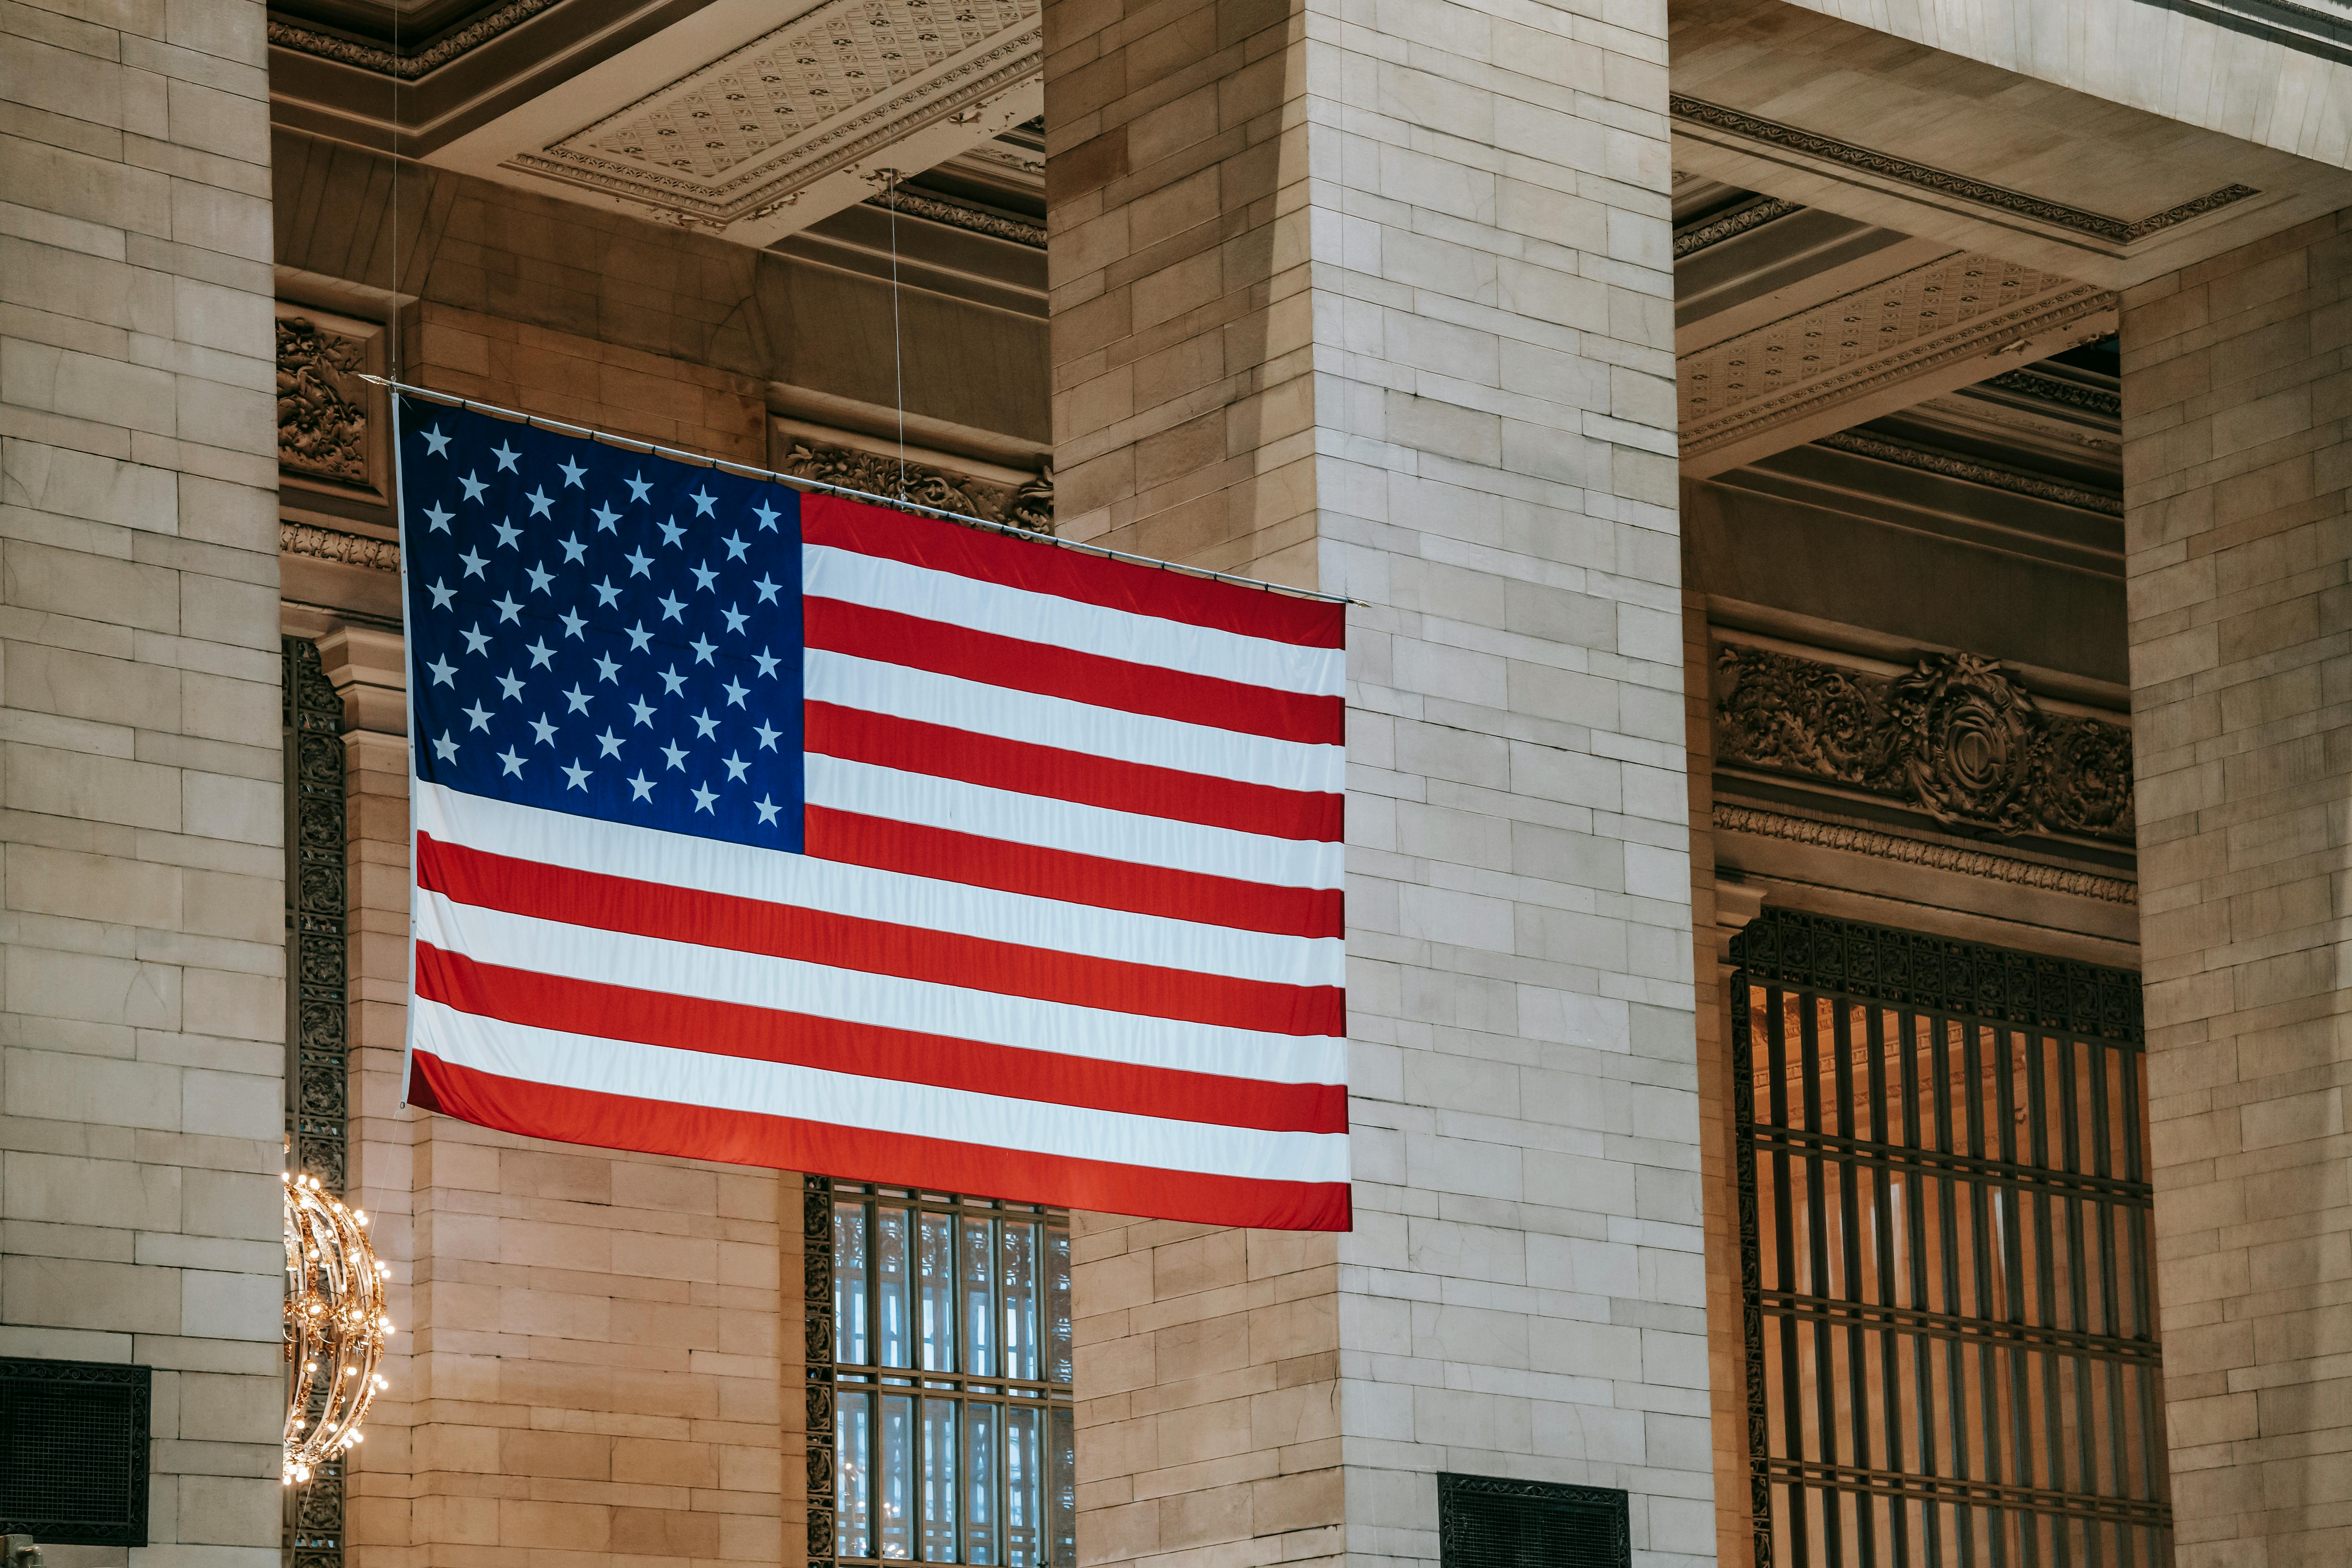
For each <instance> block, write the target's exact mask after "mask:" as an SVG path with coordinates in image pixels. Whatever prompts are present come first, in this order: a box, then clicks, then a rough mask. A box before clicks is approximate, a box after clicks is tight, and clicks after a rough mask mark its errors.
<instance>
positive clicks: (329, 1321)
mask: <svg viewBox="0 0 2352 1568" xmlns="http://www.w3.org/2000/svg"><path fill="white" fill-rule="evenodd" d="M284 1180H285V1181H286V1364H287V1367H288V1369H289V1371H288V1387H287V1399H286V1435H285V1462H284V1468H283V1473H282V1479H283V1480H284V1482H285V1484H286V1485H288V1486H298V1485H300V1484H301V1483H303V1482H305V1481H308V1480H309V1479H310V1477H311V1474H312V1472H313V1471H314V1470H315V1469H316V1468H317V1467H318V1466H319V1465H320V1464H322V1463H324V1462H325V1461H327V1460H328V1459H330V1458H332V1457H333V1456H334V1455H336V1454H337V1453H340V1452H341V1451H343V1450H345V1449H348V1448H350V1447H352V1446H353V1445H355V1444H357V1443H358V1442H359V1440H360V1423H361V1422H362V1421H363V1420H365V1419H366V1417H367V1412H368V1406H369V1405H370V1404H371V1403H373V1400H374V1398H375V1395H376V1391H377V1390H379V1389H381V1388H384V1387H387V1386H389V1384H387V1383H386V1381H385V1380H384V1379H383V1377H381V1376H378V1375H377V1373H376V1365H377V1363H378V1362H380V1361H381V1360H382V1359H383V1341H384V1336H385V1335H386V1334H388V1333H390V1332H391V1331H392V1324H391V1321H390V1318H389V1315H388V1314H387V1313H386V1312H385V1311H384V1300H383V1290H384V1285H385V1282H386V1281H387V1279H389V1278H390V1276H391V1274H392V1266H391V1265H390V1264H387V1263H384V1262H383V1261H382V1260H381V1259H379V1258H377V1257H376V1255H375V1249H374V1248H373V1247H370V1246H369V1245H368V1238H367V1233H366V1232H365V1231H364V1230H363V1229H362V1228H361V1226H362V1224H363V1223H364V1222H363V1221H362V1218H361V1215H360V1212H359V1211H358V1210H357V1209H352V1208H346V1207H345V1206H344V1205H342V1204H341V1203H340V1202H338V1201H337V1200H335V1199H333V1198H331V1197H330V1196H328V1195H327V1194H325V1193H323V1192H322V1191H320V1186H319V1179H318V1178H317V1177H316V1176H307V1175H306V1176H294V1175H288V1176H286V1177H285V1178H284ZM321 1366H333V1367H336V1368H337V1369H338V1370H337V1371H336V1373H335V1375H334V1376H333V1377H332V1378H331V1379H326V1380H324V1381H322V1380H321V1379H320V1375H319V1373H320V1367H321Z"/></svg>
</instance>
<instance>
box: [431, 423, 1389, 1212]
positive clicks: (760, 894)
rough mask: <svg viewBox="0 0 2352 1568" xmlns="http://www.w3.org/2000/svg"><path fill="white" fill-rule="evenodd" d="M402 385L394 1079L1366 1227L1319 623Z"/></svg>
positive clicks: (1024, 1181) (975, 1181) (978, 1178)
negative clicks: (403, 714) (1352, 1209)
mask: <svg viewBox="0 0 2352 1568" xmlns="http://www.w3.org/2000/svg"><path fill="white" fill-rule="evenodd" d="M400 401H401V408H400V420H399V426H398V429H399V434H398V445H399V452H400V483H401V494H402V550H403V553H402V560H403V570H404V575H405V593H406V596H407V611H408V649H409V691H410V693H411V704H410V713H411V723H412V726H413V734H412V744H411V747H410V752H411V756H412V758H413V762H412V767H413V770H414V777H413V778H412V780H411V788H412V791H413V797H412V798H413V812H414V829H415V841H414V845H413V850H414V860H413V864H414V867H415V883H414V905H413V910H414V922H413V924H414V934H415V979H414V983H413V987H412V995H411V998H410V1007H409V1053H410V1055H409V1072H408V1095H409V1098H410V1100H412V1101H414V1102H415V1103H417V1104H420V1105H423V1106H425V1107H426V1108H428V1109H432V1110H439V1111H441V1112H443V1113H444V1114H446V1115H450V1116H455V1117H459V1118H462V1119H464V1120H466V1121H474V1122H478V1123H481V1124H482V1125H484V1126H488V1127H497V1128H503V1129H506V1130H508V1131H514V1132H520V1133H527V1134H530V1135H532V1136H535V1137H541V1138H551V1139H557V1140H562V1141H564V1142H575V1143H590V1144H597V1145H602V1146H604V1147H608V1148H618V1149H637V1150H646V1151H651V1152H660V1153H667V1154H680V1155H690V1156H694V1157H697V1158H701V1159H709V1160H720V1161H730V1162H734V1163H743V1164H752V1165H769V1166H775V1167H779V1168H782V1169H786V1170H799V1171H810V1172H818V1173H829V1174H836V1175H844V1176H851V1177H856V1178H858V1179H862V1180H874V1181H884V1182H889V1183H893V1184H906V1185H909V1186H919V1187H927V1188H931V1189H935V1190H945V1191H953V1192H970V1193H981V1194H990V1195H992V1196H997V1197H1004V1198H1013V1199H1020V1200H1024V1201H1029V1202H1040V1203H1051V1204H1059V1205H1070V1206H1073V1207H1082V1208H1091V1209H1100V1210H1108V1211H1110V1212H1114V1213H1120V1214H1132V1215H1153V1216H1160V1217H1166V1218H1172V1219H1185V1220H1195V1221H1203V1222H1209V1223H1214V1224H1222V1225H1251V1226H1285V1227H1291V1228H1302V1229H1305V1228H1318V1229H1340V1228H1345V1227H1346V1226H1347V1225H1348V1223H1349V1194H1348V1139H1347V1088H1346V1055H1347V1047H1346V1034H1347V1028H1346V1006H1345V999H1344V993H1343V989H1342V987H1343V984H1344V981H1345V973H1344V965H1345V959H1346V954H1345V945H1344V936H1343V928H1342V923H1341V913H1340V880H1339V879H1340V870H1341V847H1340V841H1339V840H1340V802H1341V792H1342V788H1343V784H1342V777H1341V769H1342V764H1343V755H1344V754H1343V751H1342V738H1343V735H1342V731H1343V724H1344V720H1345V712H1344V695H1343V685H1342V679H1343V663H1344V658H1345V655H1344V651H1343V633H1344V624H1345V623H1344V619H1343V607H1342V606H1340V605H1336V604H1332V603H1329V602H1327V601H1323V600H1318V599H1309V598H1305V597H1301V596H1297V595H1284V594H1277V593H1272V592H1267V591H1265V590H1262V589H1256V588H1251V587H1246V586H1244V585H1241V584H1234V583H1230V582H1221V581H1213V580H1207V579H1203V578H1201V577H1198V576H1192V575H1188V574H1182V573H1178V572H1172V571H1165V570H1159V569H1154V568H1152V567H1149V566H1145V565H1141V564H1138V563H1130V562H1122V561H1116V560H1111V559H1108V558H1105V557H1103V556H1100V555H1096V554H1091V553H1087V552H1080V551H1076V550H1071V549H1066V548H1061V547H1057V546H1055V545H1052V544H1048V543H1045V542H1038V541H1034V540H1028V539H1021V538H1013V537H1007V536H1004V535H1000V534H994V533H991V532H988V531H983V530H981V529H977V528H972V527H969V526H965V525H962V524H959V523H954V522H950V521H941V520H937V519H929V518H921V517H915V516H910V515H908V514H906V513H902V512H898V511H892V510H883V509H880V508H876V507H869V506H863V505H858V504H856V503H854V502H850V501H847V500H842V499H839V498H837V497H833V496H826V495H820V494H814V493H812V494H803V493H801V492H799V491H797V490H795V489H793V488H791V487H789V486H786V485H782V484H778V483H775V482H773V481H772V480H769V479H761V478H759V477H755V476H752V475H750V474H744V473H736V472H730V471H728V470H725V469H721V468H711V467H704V466H699V465H696V464H692V463H687V462H679V461H673V460H670V459H667V458H662V457H659V456H656V455H652V454H649V453H647V452H646V451H644V450H642V449H639V448H635V447H627V446H625V445H619V444H614V443H611V442H605V441H599V440H593V439H590V438H586V437H580V436H575V435H572V434H569V433H566V432H563V431H558V430H550V429H546V428H542V427H540V426H532V425H529V424H526V423H523V422H521V421H519V420H509V419H505V418H499V417H494V416H490V415H488V414H485V413H482V412H479V411H477V410H474V409H469V408H458V407H453V406H448V405H438V404H434V403H430V402H426V401H424V400H421V399H416V398H403V399H401V400H400Z"/></svg>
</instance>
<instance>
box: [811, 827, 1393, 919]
mask: <svg viewBox="0 0 2352 1568" xmlns="http://www.w3.org/2000/svg"><path fill="white" fill-rule="evenodd" d="M803 836H804V837H803V844H804V847H805V848H806V850H807V852H808V853H809V854H811V855H813V856H815V857H816V858H818V859H820V860H840V861H844V862H845V863H847V864H849V865H852V866H871V867H873V868H875V869H876V870H877V871H903V872H905V873H906V874H907V875H908V876H910V877H930V878H935V879H939V880H940V881H943V882H961V883H964V884H966V885H967V886H970V887H974V888H994V889H998V890H1000V891H1003V892H1007V893H1025V894H1027V895H1028V896H1029V897H1031V898H1034V899H1056V900H1060V901H1062V902H1063V903H1067V904H1091V905H1093V906H1094V907H1095V908H1097V909H1105V910H1129V912H1131V913H1134V914H1139V915H1158V916H1159V917H1160V918H1161V919H1163V920H1171V921H1194V922H1196V923H1198V924H1201V925H1217V926H1231V927H1233V928H1234V929H1235V930H1239V931H1266V932H1269V933H1271V934H1273V935H1275V936H1305V937H1337V936H1344V935H1345V934H1347V926H1346V921H1345V919H1344V917H1343V915H1342V914H1341V908H1340V892H1339V889H1337V888H1278V887H1274V886H1272V885H1270V884H1268V883H1265V882H1244V881H1242V880H1240V879H1236V878H1233V877H1211V876H1206V875H1203V874H1202V873H1200V872H1197V871H1171V870H1169V869H1168V868H1165V867H1162V866H1139V865H1137V864H1135V863H1134V862H1132V861H1129V860H1112V859H1107V858H1103V857H1101V856H1098V855H1080V854H1078V853H1076V851H1074V850H1069V849H1041V848H1039V847H1036V846H1034V845H1031V844H1014V843H1011V842H1009V841H1007V840H1005V839H1002V838H984V837H980V836H979V835H977V834H971V833H957V832H955V831H953V830H952V829H950V828H945V827H927V826H922V825H920V824H918V823H911V822H897V821H893V820H891V819H890V818H888V817H883V816H859V815H857V814H856V813H855V812H848V811H835V810H834V809H833V808H832V807H830V806H823V805H812V806H809V807H807V808H806V811H805V813H804V815H803Z"/></svg>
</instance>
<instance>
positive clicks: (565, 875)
mask: <svg viewBox="0 0 2352 1568" xmlns="http://www.w3.org/2000/svg"><path fill="white" fill-rule="evenodd" d="M416 885H417V886H418V887H419V888H424V889H432V890H433V891H435V892H439V893H446V894H447V895H448V896H449V897H450V898H452V899H454V900H457V902H459V903H464V904H475V905H478V906H480V907H482V908H484V909H492V910H504V911H506V912H507V913H509V914H516V915H526V916H529V917H530V918H532V919H534V920H542V921H555V922H559V923H562V924H565V925H576V926H593V927H594V928H595V929H597V930H599V931H623V932H626V933H628V934H630V935H634V936H644V937H653V938H656V939H658V940H661V941H665V942H692V943H694V944H695V945H697V946H699V947H717V948H726V949H729V950H730V951H733V952H751V953H761V954H764V955H766V956H768V957H771V958H782V959H791V960H794V961H797V962H799V963H815V964H823V965H824V966H825V967H827V968H832V969H849V970H856V971H857V972H859V973H866V974H891V975H897V976H898V977H899V978H901V979H906V980H920V981H927V982H929V983H930V984H937V985H954V986H961V987H962V988H963V989H965V990H968V991H992V992H996V993H999V994H1003V995H1008V996H1027V997H1032V998H1034V999H1035V1000H1038V1001H1041V1002H1061V1003H1066V1004H1067V1005H1071V1006H1074V1007H1091V1008H1096V1009H1099V1010H1101V1011H1104V1012H1110V1013H1134V1014H1140V1015H1142V1016H1147V1017H1156V1018H1174V1019H1181V1020H1182V1021H1185V1022H1188V1023H1194V1024H1211V1025H1217V1026H1223V1027H1225V1028H1231V1029H1255V1030H1259V1031H1262V1032H1264V1033H1267V1034H1281V1035H1333V1036H1336V1035H1343V1034H1345V1033H1347V1004H1346V999H1345V993H1344V992H1342V991H1341V990H1340V989H1339V987H1338V986H1333V985H1280V984H1273V983H1271V982H1268V981H1263V980H1240V979H1235V978H1234V977H1233V976H1231V975H1224V974H1202V973H1196V972H1194V971H1192V970H1185V969H1164V968H1160V967H1158V966H1156V965H1152V964H1145V963H1125V962H1123V961H1120V960H1118V959H1108V958H1090V957H1084V956H1081V955H1079V954H1076V953H1068V952H1054V951H1052V950H1050V949H1047V948H1039V947H1024V946H1022V945H1021V944H1019V943H1017V942H993V941H990V940H989V939H987V938H984V937H975V936H963V935H959V934H956V933H953V932H949V931H929V930H926V929H924V928H922V927H920V926H905V925H895V924H891V923H889V922H887V921H872V920H863V919H859V918H856V917H855V916H850V915H836V914H828V913H824V912H821V911H818V910H806V909H800V908H797V907H795V906H793V905H790V904H772V903H766V902H763V901H761V900H757V899H746V898H740V897H737V896H735V895H733V894H730V893H710V892H704V891H702V890H700V889H693V888H674V887H668V886H666V885H664V884H661V883H658V882H641V881H637V880H635V879H630V878H625V877H607V876H603V875H600V874H598V873H596V872H593V871H575V870H572V869H569V868H564V867H561V866H545V865H541V864H540V863H539V862H538V861H535V860H518V859H515V858H512V857H510V856H505V855H492V854H489V853H487V852H485V851H483V850H479V849H469V848H467V847H464V846H461V845H455V844H444V843H441V842H440V841H439V840H437V839H436V838H435V837H433V836H432V835H431V834H429V833H420V834H418V835H417V836H416Z"/></svg>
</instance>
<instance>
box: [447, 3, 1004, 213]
mask: <svg viewBox="0 0 2352 1568" xmlns="http://www.w3.org/2000/svg"><path fill="white" fill-rule="evenodd" d="M1042 38H1043V35H1042V30H1041V26H1040V22H1039V0H819V3H818V4H816V5H811V6H808V7H806V8H805V9H803V10H801V11H800V12H799V13H798V14H797V15H794V16H791V17H790V19H789V20H786V21H784V22H782V24H781V25H779V24H778V23H777V21H776V9H775V7H774V6H772V5H761V4H753V3H751V0H714V3H713V4H710V5H705V6H703V7H702V8H701V9H700V10H698V11H697V12H695V13H694V14H693V15H691V16H688V17H686V18H684V19H683V20H681V21H679V22H678V23H677V24H676V25H674V26H669V27H667V28H665V29H663V30H662V31H661V32H659V33H657V34H656V35H655V36H653V37H649V38H646V39H645V40H644V41H642V42H640V43H639V44H637V45H635V46H634V47H630V48H627V49H625V50H623V51H621V52H620V53H619V54H617V55H615V56H614V57H613V58H610V59H608V60H606V61H604V62H603V63H601V64H599V65H597V66H595V67H593V68H590V69H588V70H585V71H583V72H581V73H580V74H579V75H577V76H575V77H573V78H572V79H570V80H568V81H566V82H564V83H562V85H561V86H560V87H558V88H556V89H553V90H551V91H548V92H544V93H541V94H539V95H536V96H534V97H532V98H530V99H529V100H526V101H524V102H521V103H519V104H517V105H515V106H514V107H513V108H511V109H510V110H507V111H506V112H504V113H501V114H499V115H498V116H497V117H495V118H493V119H491V120H490V121H488V122H487V123H486V124H483V125H481V126H479V127H478V128H476V129H475V130H473V131H471V132H468V133H467V134H465V135H463V136H460V137H458V138H457V139H456V140H455V141H453V142H450V143H448V144H447V145H446V146H444V147H441V148H439V149H437V150H435V151H433V152H432V153H428V154H427V158H428V161H429V162H432V163H438V164H441V165H442V166H444V167H446V168H452V169H457V170H461V171H463V172H465V173H467V174H478V175H480V176H482V177H484V178H486V179H491V180H496V181H499V182H501V183H503V184H512V185H520V186H523V187H526V188H533V189H539V190H541V191H545V192H548V193H550V194H552V195H562V196H564V197H567V198H568V199H571V200H574V201H588V202H592V203H598V204H601V203H604V202H611V203H614V204H617V205H621V206H622V207H624V208H625V209H628V210H632V211H634V212H635V213H637V214H638V215H639V216H647V217H651V218H654V219H656V220H657V221H661V222H667V223H672V224H677V225H680V226H687V227H691V228H697V229H700V230H703V231H705V232H708V233H712V234H718V235H722V236H724V237H727V238H730V239H733V240H737V241H740V242H741V243H744V244H749V245H767V244H770V243H772V242H773V241H774V240H776V239H778V238H781V237H783V236H785V235H788V234H792V233H794V232H796V231H798V230H801V229H803V228H806V227H807V226H810V225H811V224H813V223H814V222H816V221H817V220H819V219H821V218H823V217H825V216H829V215H830V214H833V213H835V212H838V211H840V210H842V209H843V208H845V207H847V206H850V205H854V204H856V203H858V202H861V201H865V200H867V199H869V198H871V197H873V196H875V195H877V193H882V192H887V191H889V190H891V189H893V188H894V187H895V186H896V185H897V184H898V182H899V181H900V180H901V179H902V178H903V177H904V176H906V175H908V174H916V173H918V172H920V171H923V170H927V169H930V168H932V167H933V166H935V165H937V164H940V163H946V162H948V161H950V160H952V159H956V158H960V157H963V156H965V155H968V154H970V153H972V152H973V151H974V150H975V149H978V148H981V147H982V146H984V145H986V144H989V143H991V142H993V141H994V139H995V138H997V137H998V136H999V135H1000V134H1003V133H1005V132H1011V131H1013V129H1014V128H1015V127H1017V126H1019V125H1020V124H1021V123H1022V122H1023V121H1028V120H1030V119H1032V118H1033V117H1034V115H1036V114H1037V113H1038V111H1039V110H1040V108H1041V102H1040V98H1041V87H1040V80H1039V71H1040V68H1041V62H1042Z"/></svg>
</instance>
